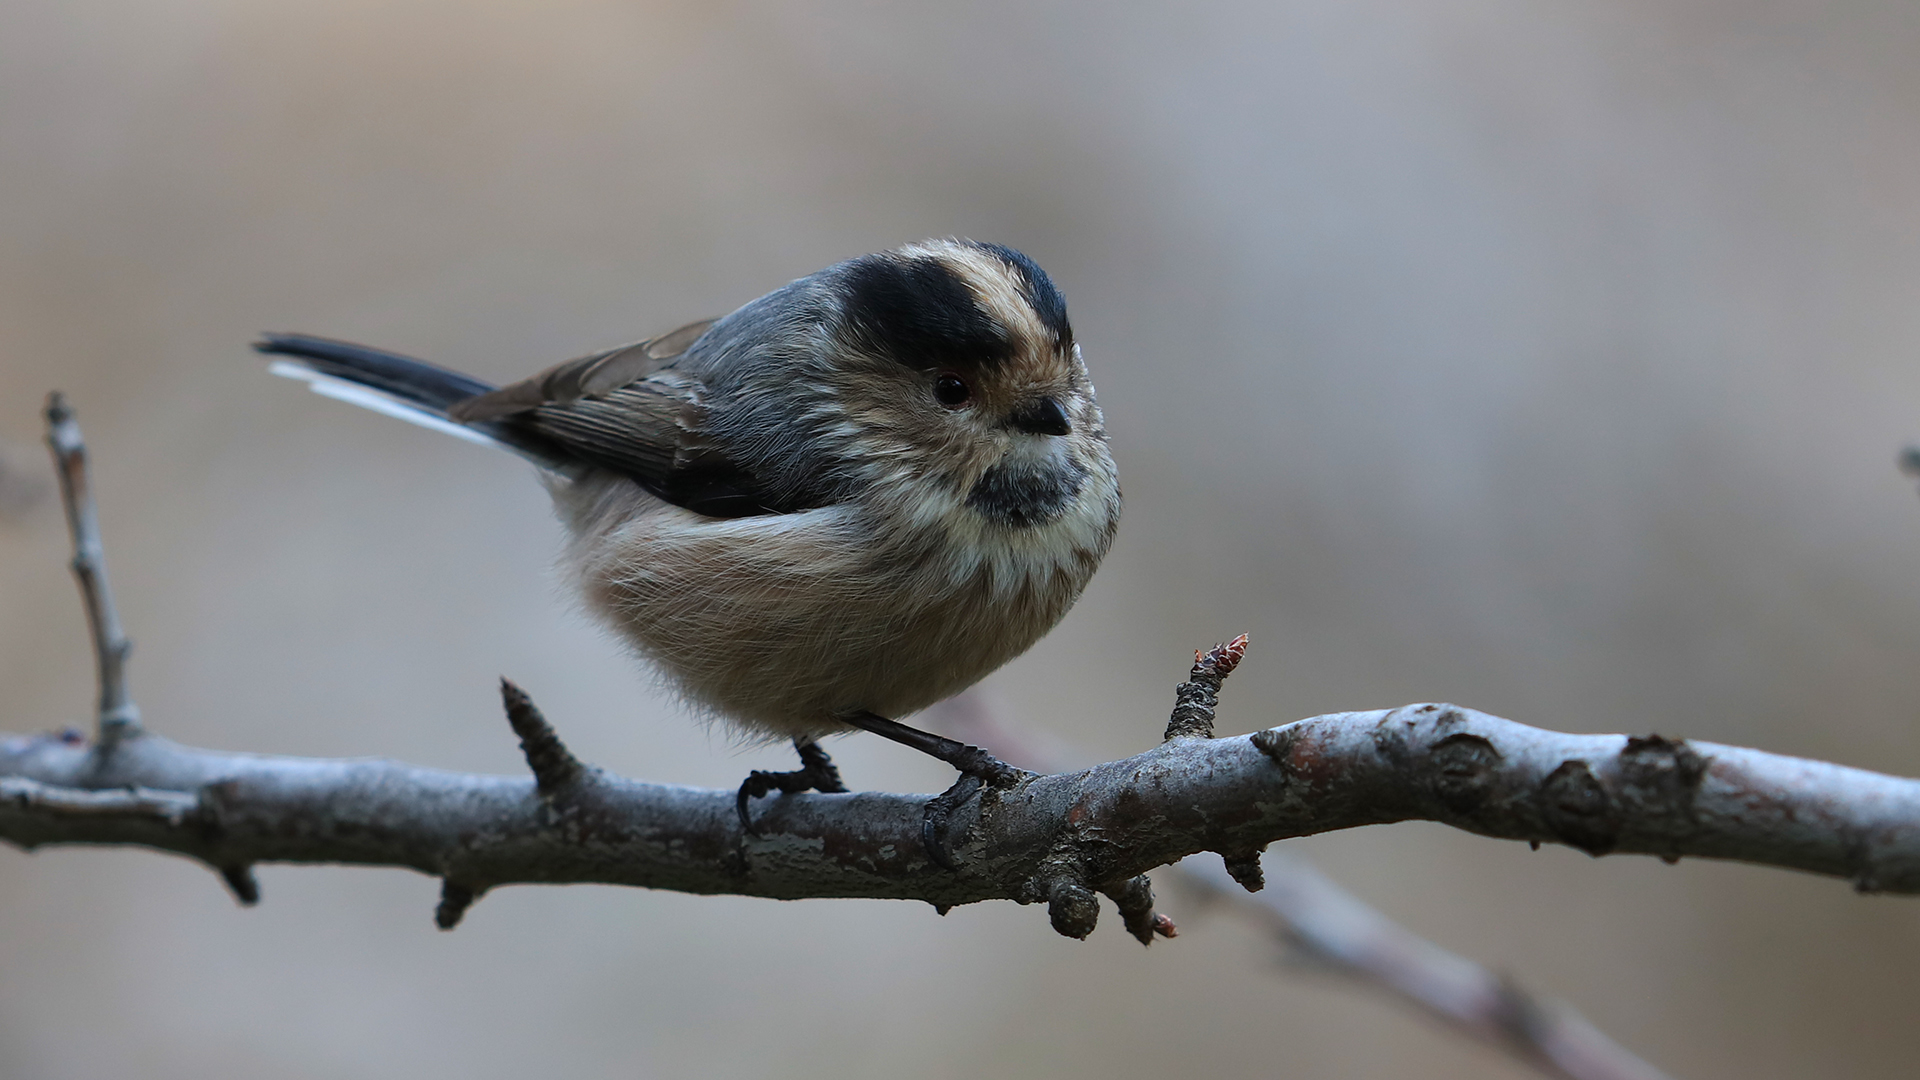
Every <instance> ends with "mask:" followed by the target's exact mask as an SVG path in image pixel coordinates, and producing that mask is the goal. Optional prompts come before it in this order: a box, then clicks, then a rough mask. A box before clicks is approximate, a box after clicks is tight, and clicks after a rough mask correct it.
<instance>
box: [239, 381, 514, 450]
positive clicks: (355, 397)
mask: <svg viewBox="0 0 1920 1080" xmlns="http://www.w3.org/2000/svg"><path fill="white" fill-rule="evenodd" d="M267 370H268V371H271V372H273V373H274V374H275V375H279V376H282V377H284V378H288V379H299V380H300V381H301V382H304V383H306V384H307V388H308V389H310V390H312V391H313V392H314V393H316V394H319V395H321V396H323V397H330V398H333V399H334V400H336V401H345V402H348V403H350V404H353V405H358V406H360V407H361V408H363V409H372V410H373V411H374V412H377V413H385V414H386V415H388V416H391V417H395V418H397V419H400V420H405V421H406V422H407V423H409V424H418V425H419V426H421V427H423V428H427V429H429V430H432V431H439V432H444V433H445V434H448V435H452V436H453V437H455V438H457V439H465V440H467V441H468V442H470V443H478V444H479V445H481V446H499V447H503V448H504V449H508V450H512V449H513V447H510V446H506V445H505V444H504V443H502V442H500V441H499V440H498V439H495V438H493V437H492V436H490V435H488V434H487V433H486V432H484V431H475V430H474V429H473V428H470V427H466V426H465V425H462V424H456V423H454V422H453V421H451V420H449V419H447V418H446V417H444V416H440V415H438V414H437V413H433V412H430V411H428V410H427V409H425V408H422V407H421V406H419V405H416V404H414V403H413V402H411V401H407V400H405V399H404V398H398V397H395V396H393V395H392V394H387V393H382V392H381V391H379V390H375V389H374V388H372V387H370V386H362V385H360V384H359V383H357V382H351V381H349V380H347V379H342V378H339V377H337V376H333V375H328V374H325V373H324V372H319V371H315V370H314V369H312V368H310V367H308V366H307V365H305V364H302V363H300V362H299V361H297V360H275V361H274V362H273V363H271V364H269V365H267Z"/></svg>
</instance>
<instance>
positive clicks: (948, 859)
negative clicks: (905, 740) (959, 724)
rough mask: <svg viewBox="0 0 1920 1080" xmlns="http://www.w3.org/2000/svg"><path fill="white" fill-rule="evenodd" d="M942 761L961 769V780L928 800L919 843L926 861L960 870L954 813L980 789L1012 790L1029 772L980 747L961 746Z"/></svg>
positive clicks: (922, 813) (922, 814)
mask: <svg viewBox="0 0 1920 1080" xmlns="http://www.w3.org/2000/svg"><path fill="white" fill-rule="evenodd" d="M942 760H944V761H945V762H946V763H947V764H949V765H952V766H953V767H954V768H956V769H959V770H960V779H958V780H955V781H954V782H953V786H952V787H950V788H948V789H947V790H945V791H943V792H941V793H940V794H938V795H935V796H934V797H933V798H931V799H928V800H927V805H926V808H925V810H923V811H922V812H921V816H920V843H921V845H922V846H923V847H925V848H926V849H927V858H929V859H932V860H933V861H934V863H935V864H936V865H938V866H940V867H941V868H943V869H946V870H957V869H959V868H960V864H959V863H958V862H956V861H955V860H954V857H953V845H952V841H951V838H950V836H949V832H950V830H951V828H952V825H953V814H954V811H956V810H958V809H960V808H961V807H963V806H965V805H967V801H968V800H970V799H972V798H973V797H974V796H976V795H978V794H979V793H980V789H981V788H983V787H991V788H1009V787H1012V786H1013V785H1014V784H1015V783H1016V782H1017V781H1018V780H1019V779H1020V778H1021V777H1022V776H1026V775H1028V774H1027V772H1026V770H1024V769H1018V768H1015V767H1014V766H1012V765H1009V764H1007V763H1006V762H1004V761H1001V760H1000V759H999V758H997V757H994V756H993V755H992V754H990V753H988V752H987V751H985V750H983V749H981V748H980V747H978V746H967V745H965V744H960V748H959V749H958V750H957V751H955V752H954V753H953V754H952V755H951V756H943V758H942Z"/></svg>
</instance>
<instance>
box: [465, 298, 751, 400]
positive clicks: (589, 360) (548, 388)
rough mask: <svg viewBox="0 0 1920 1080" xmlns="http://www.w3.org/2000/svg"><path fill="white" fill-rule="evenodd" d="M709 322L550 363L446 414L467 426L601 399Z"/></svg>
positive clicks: (652, 367) (679, 348)
mask: <svg viewBox="0 0 1920 1080" xmlns="http://www.w3.org/2000/svg"><path fill="white" fill-rule="evenodd" d="M714 321H715V320H713V319H702V320H700V321H699V322H693V323H688V324H687V325H685V326H683V327H681V328H680V329H678V330H675V331H673V332H672V333H669V334H662V335H661V336H659V337H657V338H648V339H647V340H645V341H641V342H636V343H634V344H632V345H622V346H620V347H619V348H617V349H608V350H606V351H604V352H597V353H589V354H588V355H586V356H582V357H579V358H578V359H574V360H567V361H564V362H562V363H558V364H555V365H553V366H552V367H550V368H548V369H547V370H545V371H543V372H541V373H540V374H538V375H534V376H531V377H529V378H525V379H521V380H520V381H519V382H517V383H512V384H510V385H507V386H503V387H501V388H500V389H498V390H493V391H490V392H488V393H485V394H480V395H478V396H475V397H472V398H469V399H467V400H466V401H462V402H460V403H459V404H458V405H455V406H453V407H452V408H451V409H448V410H447V415H448V416H451V417H452V418H453V419H455V420H458V421H460V422H462V423H468V422H471V421H475V420H493V419H497V418H499V417H502V416H511V415H513V414H515V413H523V412H526V411H527V410H529V409H535V408H538V407H540V406H542V405H566V404H570V403H572V402H575V401H579V400H581V399H582V398H597V397H604V396H605V395H607V394H609V393H612V392H613V391H615V390H618V389H620V388H621V387H623V386H631V385H632V384H634V383H636V382H639V381H640V380H641V379H644V378H646V377H647V376H648V375H651V374H653V373H654V372H656V371H658V370H660V369H661V368H662V367H664V366H666V363H667V361H669V360H672V359H673V358H674V357H676V356H679V355H680V354H681V353H684V352H686V351H687V349H688V348H689V347H690V346H691V345H692V344H693V343H694V342H696V341H698V340H700V335H701V334H704V333H706V332H707V327H709V326H712V325H713V324H714Z"/></svg>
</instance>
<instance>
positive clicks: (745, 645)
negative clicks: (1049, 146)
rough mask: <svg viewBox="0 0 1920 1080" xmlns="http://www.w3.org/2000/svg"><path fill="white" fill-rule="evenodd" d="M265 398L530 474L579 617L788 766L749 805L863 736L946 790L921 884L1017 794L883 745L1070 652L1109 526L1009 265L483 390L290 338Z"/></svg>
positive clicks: (741, 317) (932, 253) (989, 265)
mask: <svg viewBox="0 0 1920 1080" xmlns="http://www.w3.org/2000/svg"><path fill="white" fill-rule="evenodd" d="M254 347H255V348H256V349H258V350H260V351H261V352H263V353H269V354H273V355H275V356H278V357H282V358H283V359H281V360H279V361H277V362H276V363H275V364H274V365H273V370H274V371H275V372H276V373H278V374H282V375H288V376H291V377H294V378H299V379H304V380H306V381H307V382H309V383H310V384H311V385H312V388H313V389H314V390H316V391H318V392H320V393H323V394H326V395H328V396H331V397H337V398H342V399H345V400H347V401H351V402H354V403H356V404H359V405H363V406H366V407H368V408H372V409H376V410H379V411H382V412H386V413H389V414H392V415H395V416H399V417H401V418H403V419H407V420H411V421H413V422H416V423H420V424H423V425H425V426H428V427H433V428H438V429H440V430H443V431H447V432H450V433H452V434H455V435H459V436H461V437H463V438H467V439H471V440H474V441H477V442H482V443H490V444H493V445H497V446H501V447H504V448H506V449H508V450H512V451H514V452H516V453H518V454H520V455H522V456H523V457H526V458H528V459H529V460H531V461H533V462H534V463H535V464H536V465H538V466H539V467H540V468H541V470H542V479H543V480H544V482H545V484H546V486H547V489H548V491H549V492H550V493H551V495H552V497H553V502H554V506H555V508H556V510H557V512H558V514H559V517H560V520H561V522H562V523H563V524H564V525H565V527H566V530H567V533H568V535H569V538H570V539H569V542H568V544H567V546H566V549H565V553H564V556H563V559H562V566H563V568H564V570H565V572H566V573H567V575H568V576H570V577H571V578H572V580H573V582H574V584H576V585H577V586H578V588H579V590H580V594H581V595H582V597H583V598H584V599H585V602H586V605H587V607H588V608H589V609H590V610H591V611H592V612H593V613H594V614H595V615H597V616H598V617H599V618H600V619H601V620H603V621H604V622H605V623H606V625H607V626H609V627H610V628H612V629H613V630H614V631H615V632H616V633H617V634H618V635H619V636H620V637H621V638H622V639H624V641H625V642H626V643H627V644H628V645H630V646H631V647H632V648H633V650H634V651H635V652H637V653H638V654H639V655H640V656H642V657H643V658H645V659H647V660H649V661H651V662H652V663H653V664H654V665H655V666H656V667H657V668H658V669H659V670H660V671H661V672H662V673H664V674H665V675H666V677H667V681H668V682H669V683H670V684H671V685H672V686H673V687H674V688H676V689H677V690H678V691H679V692H680V694H681V695H682V696H683V697H684V698H685V699H686V700H687V701H688V702H690V703H691V704H692V705H693V706H694V708H695V709H696V710H697V711H699V712H700V713H702V714H705V715H707V716H711V717H715V718H718V719H720V720H722V721H724V722H726V723H728V724H731V725H733V726H734V727H736V728H737V729H739V730H740V731H742V732H744V733H747V734H749V735H755V736H762V737H780V738H786V739H791V740H792V742H793V744H794V746H795V748H796V749H797V750H798V751H799V753H800V760H801V768H800V769H798V770H795V771H792V772H764V771H755V772H754V773H752V775H750V776H749V777H748V778H747V780H746V781H745V782H744V783H743V784H741V786H740V790H739V796H738V809H739V815H740V820H741V824H742V826H743V828H745V829H746V830H747V831H749V832H751V831H752V829H753V825H752V820H751V817H750V813H749V808H750V803H751V800H753V799H755V798H759V797H762V796H765V795H768V794H770V793H772V792H773V791H776V790H778V791H781V792H799V791H806V790H810V789H811V790H819V791H845V790H846V788H845V787H844V786H843V784H842V783H841V781H840V777H839V774H838V772H837V770H836V769H835V768H834V766H833V763H832V760H831V759H830V758H829V757H828V756H827V754H826V752H825V751H824V750H822V749H821V748H820V746H819V742H818V740H819V739H820V738H821V737H823V736H826V735H831V734H836V733H840V732H846V731H850V730H853V729H863V730H866V731H870V732H873V733H875V734H878V735H882V736H884V737H886V738H889V739H892V740H894V741H896V742H900V743H903V744H905V745H908V746H912V747H914V748H915V749H918V750H921V751H923V752H926V753H929V754H932V755H933V756H935V757H938V758H940V759H941V760H943V761H946V762H948V763H950V764H952V765H953V766H955V767H956V768H957V769H959V770H960V771H961V774H962V775H961V777H960V779H959V780H958V781H957V782H956V783H955V784H954V786H953V787H952V788H950V789H949V790H948V791H947V792H946V793H945V794H943V795H941V796H938V797H936V798H935V799H933V800H932V801H930V802H929V803H928V805H927V808H926V817H925V823H924V829H923V838H924V839H925V841H926V846H927V849H928V852H929V854H930V855H931V856H932V857H933V858H934V859H935V861H937V862H939V863H941V864H942V865H946V866H949V867H950V866H952V865H953V863H952V857H951V854H950V853H949V852H948V851H947V848H946V837H945V830H946V828H947V819H948V817H949V816H950V815H951V813H952V811H953V810H954V809H955V808H957V807H958V806H960V805H963V804H964V803H965V801H966V800H967V799H969V798H971V797H972V796H973V795H974V794H975V793H976V792H977V791H978V790H979V788H980V786H981V784H982V783H988V784H996V785H1004V784H1006V783H1008V782H1010V781H1011V780H1012V779H1013V778H1015V777H1017V776H1018V775H1019V771H1018V770H1015V769H1013V768H1012V767H1011V766H1008V765H1006V764H1005V763H1003V762H1000V761H999V760H998V759H996V758H994V757H993V756H992V755H990V754H988V753H987V752H986V751H984V750H981V749H979V748H977V747H971V746H966V745H964V744H962V743H959V742H956V741H954V740H951V739H946V738H943V737H941V736H938V735H934V734H932V733H930V732H925V731H921V730H919V729H917V728H913V727H909V726H907V725H905V724H902V723H900V722H899V718H900V717H903V716H906V715H909V714H911V713H913V712H915V711H917V710H920V709H923V708H925V707H927V706H929V705H931V704H933V703H934V702H937V701H940V700H942V699H944V698H947V697H950V696H952V695H953V694H956V693H958V692H960V691H961V690H964V689H966V688H967V687H968V686H970V685H972V684H973V683H975V682H977V681H978V680H980V679H981V678H982V677H984V676H985V675H987V674H988V673H989V672H991V671H993V670H994V669H996V668H998V667H1000V666H1001V665H1002V664H1005V663H1006V662H1007V661H1009V660H1011V659H1013V658H1014V657H1016V656H1018V655H1020V654H1021V653H1023V652H1025V651H1026V650H1027V648H1028V647H1029V646H1031V645H1032V644H1033V643H1034V642H1035V641H1037V640H1039V638H1040V637H1041V636H1042V635H1043V634H1045V633H1046V632H1047V631H1048V630H1050V629H1052V628H1053V626H1054V625H1055V624H1056V623H1058V622H1059V621H1060V619H1061V617H1062V616H1064V615H1065V614H1066V612H1067V609H1068V608H1070V607H1071V606H1072V605H1073V603H1074V601H1075V600H1077V599H1078V598H1079V596H1080V593H1081V590H1082V589H1084V588H1085V587H1086V584H1087V581H1088V579H1089V578H1091V577H1092V576H1093V573H1094V570H1095V569H1096V568H1097V567H1098V566H1099V565H1100V560H1101V559H1102V558H1103V557H1104V556H1105V555H1106V552H1107V548H1108V546H1109V545H1110V544H1111V542H1112V540H1113V535H1114V529H1115V527H1116V526H1117V524H1118V523H1119V518H1120V487H1119V481H1118V478H1117V475H1116V472H1115V470H1114V464H1113V458H1112V456H1111V455H1110V454H1109V453H1108V451H1107V433H1106V429H1105V426H1104V422H1103V421H1102V419H1101V415H1100V407H1099V405H1097V404H1096V403H1095V401H1094V394H1093V386H1092V384H1091V383H1090V382H1089V381H1088V378H1087V370H1086V365H1085V363H1084V362H1083V361H1082V359H1081V354H1080V347H1079V346H1078V345H1077V344H1076V343H1075V341H1074V337H1073V328H1072V326H1071V324H1069V323H1068V321H1067V311H1066V302H1065V300H1064V299H1063V298H1062V297H1061V295H1060V292H1059V290H1058V289H1056V288H1055V287H1054V284H1053V282H1052V280H1051V279H1049V278H1048V277H1047V275H1046V273H1045V272H1044V271H1042V270H1041V269H1040V267H1039V266H1038V265H1036V264H1035V263H1034V262H1033V260H1031V259H1029V258H1027V257H1026V256H1025V255H1022V254H1021V253H1020V252H1018V251H1015V250H1013V249H1012V248H1008V247H1003V246H1001V245H998V244H983V243H976V242H973V241H969V240H952V239H947V240H928V241H923V242H920V243H916V244H909V245H907V246H905V247H901V248H898V249H895V250H893V251H888V252H882V253H878V254H873V255H865V256H861V257H860V258H856V259H851V260H848V261H846V262H843V263H839V264H837V265H834V266H830V267H828V268H827V269H825V270H821V271H819V272H818V273H814V274H810V275H808V276H806V277H803V278H800V279H798V280H796V281H793V282H791V283H789V284H787V285H785V286H783V287H781V288H779V289H776V290H774V291H773V292H770V293H768V294H767V295H765V296H762V297H760V298H759V299H757V300H754V301H752V302H750V303H748V304H746V305H745V306H744V307H741V308H740V309H739V310H737V311H735V312H733V313H732V314H731V315H727V316H726V317H724V318H721V319H717V320H715V319H709V320H704V321H701V322H696V323H690V324H688V325H687V326H683V327H681V328H680V329H678V330H675V331H673V332H672V333H669V334H665V335H663V336H661V337H656V338H651V339H648V340H646V341H642V342H639V343H637V344H633V345H626V346H622V347H620V348H616V349H611V350H607V351H605V352H597V353H593V354H590V355H587V356H583V357H581V358H579V359H577V360H570V361H567V362H565V363H562V364H558V365H556V366H554V367H551V368H548V369H547V370H545V371H543V372H541V373H539V374H537V375H534V376H533V377H531V378H528V379H525V380H522V381H520V382H516V383H513V384H510V385H508V386H504V387H500V388H497V389H496V388H495V387H493V386H491V385H489V384H487V383H485V382H482V381H480V380H478V379H474V378H472V377H470V376H467V375H462V374H459V373H457V372H453V371H449V370H446V369H444V368H440V367H436V366H433V365H431V364H427V363H423V362H421V361H419V360H414V359H410V358H408V357H404V356H399V355H396V354H393V353H389V352H383V351H379V350H375V349H370V348H366V347H364V346H360V345H353V344H348V343H346V342H341V341H334V340H330V339H326V338H317V337H309V336H305V335H297V334H269V335H266V336H265V337H264V339H263V340H262V341H260V342H258V343H256V344H255V346H254Z"/></svg>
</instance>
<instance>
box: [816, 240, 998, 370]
mask: <svg viewBox="0 0 1920 1080" xmlns="http://www.w3.org/2000/svg"><path fill="white" fill-rule="evenodd" d="M847 315H848V317H849V318H850V319H851V320H852V322H853V323H854V325H856V326H858V327H859V328H860V330H861V331H862V332H863V333H864V334H866V336H867V337H868V339H869V340H870V341H871V343H872V344H873V345H874V346H876V347H877V348H879V349H880V350H882V351H883V352H885V353H886V354H887V355H889V356H891V357H893V358H894V359H896V360H899V361H900V362H901V363H903V364H906V365H908V366H909V367H916V368H943V367H949V368H963V369H964V368H977V367H982V366H991V365H995V364H1000V363H1004V362H1005V361H1006V360H1007V359H1008V358H1009V357H1011V356H1012V355H1013V345H1012V343H1011V342H1010V341H1009V340H1008V338H1007V331H1006V328H1004V327H1002V326H1001V325H1000V324H999V323H997V322H995V321H994V320H993V318H992V316H990V315H988V314H987V313H986V312H984V311H982V310H980V306H979V305H978V304H976V303H974V300H973V290H972V289H971V288H969V287H968V286H967V283H966V282H965V281H963V280H961V278H960V277H959V275H957V274H955V273H954V272H953V271H952V270H950V269H948V268H947V266H946V264H945V263H942V262H941V261H940V260H938V259H933V258H918V259H902V258H899V257H897V256H890V255H868V256H866V257H865V258H860V259H855V260H854V261H853V264H852V265H851V266H849V267H848V268H847Z"/></svg>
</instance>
